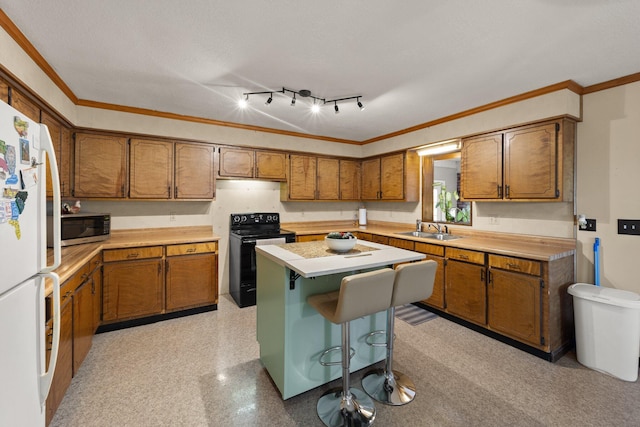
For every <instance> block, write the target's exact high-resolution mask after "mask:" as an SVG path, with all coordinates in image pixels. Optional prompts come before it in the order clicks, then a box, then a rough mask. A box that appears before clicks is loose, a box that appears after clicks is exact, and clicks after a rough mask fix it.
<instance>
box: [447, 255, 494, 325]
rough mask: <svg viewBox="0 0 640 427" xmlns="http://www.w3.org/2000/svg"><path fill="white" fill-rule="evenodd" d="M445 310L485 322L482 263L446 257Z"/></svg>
mask: <svg viewBox="0 0 640 427" xmlns="http://www.w3.org/2000/svg"><path fill="white" fill-rule="evenodd" d="M445 271H446V273H445V274H446V289H445V292H446V298H447V311H448V312H449V313H451V314H455V315H456V316H459V317H462V318H463V319H465V320H469V321H471V322H474V323H478V324H481V325H485V324H486V323H487V310H486V304H487V289H486V282H485V277H486V270H485V267H484V265H476V264H470V263H467V262H462V261H455V260H451V259H447V265H446V267H445Z"/></svg>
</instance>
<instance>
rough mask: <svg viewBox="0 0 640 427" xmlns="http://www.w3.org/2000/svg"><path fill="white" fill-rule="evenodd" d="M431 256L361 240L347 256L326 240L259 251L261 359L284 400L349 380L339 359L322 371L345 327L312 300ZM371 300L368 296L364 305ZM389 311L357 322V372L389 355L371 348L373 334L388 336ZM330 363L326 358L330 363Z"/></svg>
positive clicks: (353, 365)
mask: <svg viewBox="0 0 640 427" xmlns="http://www.w3.org/2000/svg"><path fill="white" fill-rule="evenodd" d="M424 257H425V255H424V254H421V253H417V252H413V251H408V250H405V249H400V248H395V247H392V246H386V245H381V244H377V243H373V242H364V241H358V244H357V245H356V246H355V247H354V248H353V249H352V250H351V251H348V252H345V253H337V252H333V251H331V250H330V249H329V248H328V247H327V246H326V243H325V242H324V241H316V242H304V243H287V244H282V245H265V246H256V267H257V297H256V300H257V339H258V343H259V344H260V360H261V362H262V364H263V365H264V367H265V368H266V369H267V371H268V372H269V375H270V376H271V379H272V380H273V382H274V383H275V384H276V386H277V387H278V390H279V391H280V393H281V394H282V398H283V399H288V398H290V397H292V396H295V395H298V394H300V393H303V392H305V391H307V390H311V389H312V388H315V387H317V386H320V385H322V384H325V383H327V382H329V381H332V380H334V379H336V378H339V377H340V376H341V375H342V369H341V366H340V363H339V362H340V352H339V351H337V352H335V355H334V356H335V357H334V358H333V359H331V361H334V362H338V363H337V364H336V365H333V366H322V365H321V364H320V363H319V359H320V355H321V354H322V352H323V351H325V350H326V349H328V348H330V347H334V346H339V345H340V344H341V328H340V325H334V324H332V323H331V322H329V321H327V320H326V319H325V318H324V317H322V316H321V315H320V314H319V313H318V312H317V311H315V310H314V309H313V308H312V307H311V306H309V305H308V304H307V301H306V300H307V297H308V296H309V295H313V294H319V293H325V292H331V291H334V290H337V289H339V288H340V282H341V280H342V278H343V277H344V276H348V275H351V274H356V273H360V272H364V271H371V270H375V269H379V268H384V267H388V266H392V265H393V264H397V263H402V262H410V261H418V260H421V259H423V258H424ZM365 297H366V296H365V295H363V298H365ZM386 319H387V317H386V312H384V311H383V312H380V313H376V314H374V315H371V316H366V317H362V318H359V319H357V320H355V321H352V322H351V347H352V348H353V349H354V350H355V355H354V357H353V358H352V359H351V371H352V372H355V371H357V370H359V369H362V368H364V367H366V366H369V365H371V364H373V363H376V362H378V361H380V360H383V359H384V357H385V355H386V350H385V347H372V346H369V345H368V344H367V343H366V342H365V338H366V336H367V334H369V333H370V332H372V331H377V330H381V331H385V330H386ZM323 360H326V356H325V359H323Z"/></svg>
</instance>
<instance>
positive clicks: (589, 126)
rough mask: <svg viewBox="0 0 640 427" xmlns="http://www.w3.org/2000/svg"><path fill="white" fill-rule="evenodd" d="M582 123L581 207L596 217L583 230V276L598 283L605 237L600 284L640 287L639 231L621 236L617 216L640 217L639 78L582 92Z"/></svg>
mask: <svg viewBox="0 0 640 427" xmlns="http://www.w3.org/2000/svg"><path fill="white" fill-rule="evenodd" d="M583 108H584V110H583V111H584V121H583V122H582V123H580V124H579V125H578V146H577V196H576V202H577V211H578V213H580V214H585V215H586V216H587V218H594V219H596V221H597V225H596V229H597V231H596V232H589V231H578V234H577V238H578V276H577V279H578V281H580V282H588V283H593V281H594V273H593V270H594V269H593V261H594V257H593V243H594V239H595V238H596V237H598V238H600V253H601V258H600V284H601V285H602V286H611V287H614V288H619V289H627V290H631V291H634V292H640V274H639V273H640V258H639V257H640V236H629V235H619V234H617V233H618V219H619V218H622V219H640V186H638V183H639V182H640V139H639V138H640V83H638V82H636V83H631V84H628V85H624V86H619V87H616V88H613V89H608V90H604V91H600V92H595V93H592V94H588V95H585V96H584V97H583Z"/></svg>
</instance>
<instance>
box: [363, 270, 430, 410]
mask: <svg viewBox="0 0 640 427" xmlns="http://www.w3.org/2000/svg"><path fill="white" fill-rule="evenodd" d="M437 268H438V264H437V263H436V262H435V261H420V262H414V263H410V264H401V265H399V266H398V267H397V268H396V278H395V281H394V283H393V295H392V297H391V304H390V306H389V309H388V310H387V342H386V347H387V359H386V361H385V367H384V369H380V368H377V369H373V370H371V371H369V372H367V373H366V374H365V375H364V376H363V377H362V388H363V389H364V391H366V392H367V394H368V395H369V396H371V397H372V398H373V399H375V400H377V401H378V402H381V403H385V404H387V405H396V406H397V405H405V404H407V403H409V402H411V401H412V400H413V398H414V397H415V395H416V386H415V384H414V383H413V381H411V379H410V378H409V377H407V376H406V375H405V374H403V373H402V372H398V371H394V370H393V336H394V333H393V329H394V325H395V315H396V309H395V308H396V307H397V306H399V305H404V304H409V303H412V302H416V301H421V300H424V299H427V298H429V297H430V296H431V293H432V292H433V281H434V279H435V275H436V269H437ZM372 334H375V332H373V333H372ZM370 345H375V344H370ZM381 345H384V344H381Z"/></svg>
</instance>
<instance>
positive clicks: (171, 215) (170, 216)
mask: <svg viewBox="0 0 640 427" xmlns="http://www.w3.org/2000/svg"><path fill="white" fill-rule="evenodd" d="M175 220H176V213H175V212H169V221H175Z"/></svg>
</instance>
